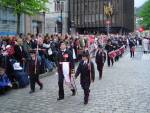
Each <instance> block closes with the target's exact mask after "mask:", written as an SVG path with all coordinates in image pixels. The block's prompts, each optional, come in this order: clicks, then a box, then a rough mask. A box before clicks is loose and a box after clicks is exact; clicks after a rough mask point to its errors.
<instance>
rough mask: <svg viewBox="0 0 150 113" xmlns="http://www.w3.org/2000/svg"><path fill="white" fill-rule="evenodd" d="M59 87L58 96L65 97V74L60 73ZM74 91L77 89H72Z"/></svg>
mask: <svg viewBox="0 0 150 113" xmlns="http://www.w3.org/2000/svg"><path fill="white" fill-rule="evenodd" d="M58 87H59V91H58V96H59V98H64V76H63V75H59V77H58ZM71 91H72V93H74V92H75V89H74V88H73V89H71Z"/></svg>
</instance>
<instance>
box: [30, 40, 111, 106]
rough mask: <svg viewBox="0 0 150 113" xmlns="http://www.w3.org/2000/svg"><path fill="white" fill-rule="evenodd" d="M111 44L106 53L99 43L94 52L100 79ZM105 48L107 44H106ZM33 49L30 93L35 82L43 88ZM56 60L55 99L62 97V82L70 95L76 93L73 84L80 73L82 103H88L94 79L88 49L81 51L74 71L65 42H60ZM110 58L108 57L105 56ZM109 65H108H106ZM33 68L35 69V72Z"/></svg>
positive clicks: (71, 55)
mask: <svg viewBox="0 0 150 113" xmlns="http://www.w3.org/2000/svg"><path fill="white" fill-rule="evenodd" d="M110 47H111V45H110V44H109V43H108V51H107V55H106V53H105V52H104V49H103V47H102V46H101V45H98V49H97V52H96V57H95V62H96V65H97V70H98V72H99V79H100V80H101V79H102V74H103V66H104V63H105V61H106V56H107V57H109V56H108V53H109V49H111V48H110ZM106 50H107V46H106ZM35 54H36V53H35V51H34V52H31V57H32V61H30V63H29V65H30V67H32V68H30V71H29V72H31V73H30V74H29V75H30V88H31V91H30V93H33V92H35V83H37V84H38V85H39V86H40V89H42V88H43V84H42V83H41V82H40V80H39V74H38V62H37V64H36V67H35V63H34V62H35ZM57 57H58V62H57V71H58V88H59V90H58V98H57V100H58V101H59V100H63V99H64V95H65V94H64V83H65V84H66V85H67V86H68V87H69V88H70V90H71V92H72V96H75V95H76V92H77V88H76V84H75V80H74V79H76V78H77V77H78V76H79V75H80V84H81V87H82V89H83V91H84V104H85V105H86V104H88V100H89V94H90V84H91V82H94V80H95V68H94V63H93V62H92V60H91V59H90V54H89V52H88V50H85V51H83V53H82V59H81V61H80V63H79V65H78V67H77V70H76V72H75V64H74V59H73V52H72V51H71V50H69V49H68V48H67V45H66V43H65V42H63V41H62V42H60V50H59V52H58V55H57ZM107 59H108V60H110V59H109V58H107ZM108 66H109V65H108ZM35 68H37V71H36V73H35Z"/></svg>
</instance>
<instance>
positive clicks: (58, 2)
mask: <svg viewBox="0 0 150 113" xmlns="http://www.w3.org/2000/svg"><path fill="white" fill-rule="evenodd" d="M56 2H57V5H59V8H60V9H59V10H60V18H61V19H60V21H61V25H60V29H61V30H60V33H61V35H62V33H63V14H62V12H63V9H62V5H61V2H60V0H56Z"/></svg>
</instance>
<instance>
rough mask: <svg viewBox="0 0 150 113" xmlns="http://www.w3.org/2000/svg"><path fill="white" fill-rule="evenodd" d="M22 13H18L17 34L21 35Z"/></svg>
mask: <svg viewBox="0 0 150 113" xmlns="http://www.w3.org/2000/svg"><path fill="white" fill-rule="evenodd" d="M20 16H21V15H20V13H17V29H16V31H17V34H18V35H19V34H20Z"/></svg>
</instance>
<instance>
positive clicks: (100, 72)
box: [98, 66, 103, 79]
mask: <svg viewBox="0 0 150 113" xmlns="http://www.w3.org/2000/svg"><path fill="white" fill-rule="evenodd" d="M98 72H99V78H100V79H101V78H102V75H103V66H101V67H98Z"/></svg>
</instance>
